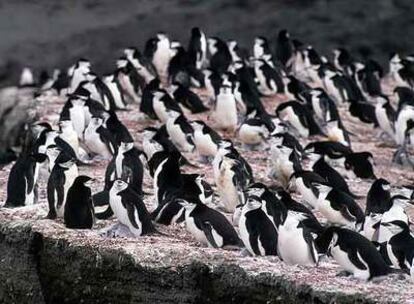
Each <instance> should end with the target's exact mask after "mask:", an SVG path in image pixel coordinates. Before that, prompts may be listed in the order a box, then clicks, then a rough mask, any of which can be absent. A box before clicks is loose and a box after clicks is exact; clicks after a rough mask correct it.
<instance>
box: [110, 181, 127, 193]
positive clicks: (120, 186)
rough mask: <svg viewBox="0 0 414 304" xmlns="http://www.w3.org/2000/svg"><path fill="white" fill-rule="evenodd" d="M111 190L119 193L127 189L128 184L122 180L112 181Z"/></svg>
mask: <svg viewBox="0 0 414 304" xmlns="http://www.w3.org/2000/svg"><path fill="white" fill-rule="evenodd" d="M112 187H113V189H115V191H116V192H120V191H123V190H125V189H126V188H128V183H127V182H125V181H123V180H122V179H117V180H115V181H114V184H113V186H112Z"/></svg>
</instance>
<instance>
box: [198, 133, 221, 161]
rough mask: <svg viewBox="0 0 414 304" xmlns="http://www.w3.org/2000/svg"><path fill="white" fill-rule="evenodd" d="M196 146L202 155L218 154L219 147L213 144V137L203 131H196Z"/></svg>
mask: <svg viewBox="0 0 414 304" xmlns="http://www.w3.org/2000/svg"><path fill="white" fill-rule="evenodd" d="M194 144H195V145H196V147H197V151H198V153H199V154H200V155H203V156H214V155H216V153H217V145H216V144H215V143H214V142H213V140H212V139H211V136H210V135H208V134H204V133H203V132H202V131H201V130H195V131H194Z"/></svg>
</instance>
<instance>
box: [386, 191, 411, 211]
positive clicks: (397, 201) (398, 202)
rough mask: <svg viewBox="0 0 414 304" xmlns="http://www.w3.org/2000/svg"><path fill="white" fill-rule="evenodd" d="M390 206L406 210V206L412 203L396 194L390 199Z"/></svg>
mask: <svg viewBox="0 0 414 304" xmlns="http://www.w3.org/2000/svg"><path fill="white" fill-rule="evenodd" d="M391 204H392V205H393V206H400V207H402V208H407V207H408V206H410V205H413V204H414V203H413V201H412V200H411V199H410V198H408V197H406V196H403V195H399V194H397V195H394V196H393V197H391Z"/></svg>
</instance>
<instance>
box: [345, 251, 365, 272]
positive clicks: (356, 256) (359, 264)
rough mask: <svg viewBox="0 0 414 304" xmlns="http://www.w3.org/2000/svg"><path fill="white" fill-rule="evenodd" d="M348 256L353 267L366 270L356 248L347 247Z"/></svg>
mask: <svg viewBox="0 0 414 304" xmlns="http://www.w3.org/2000/svg"><path fill="white" fill-rule="evenodd" d="M348 258H349V259H350V261H351V262H352V264H354V265H355V267H357V268H358V269H361V270H366V269H367V267H366V266H365V264H364V263H363V262H362V261H361V260H360V258H359V254H358V251H357V250H354V249H348Z"/></svg>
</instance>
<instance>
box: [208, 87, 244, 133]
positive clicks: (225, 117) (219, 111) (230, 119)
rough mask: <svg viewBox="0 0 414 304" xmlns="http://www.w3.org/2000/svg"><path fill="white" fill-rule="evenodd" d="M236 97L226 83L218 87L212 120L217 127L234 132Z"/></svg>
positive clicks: (235, 126)
mask: <svg viewBox="0 0 414 304" xmlns="http://www.w3.org/2000/svg"><path fill="white" fill-rule="evenodd" d="M237 113H238V112H237V105H236V98H235V96H234V94H233V92H232V90H231V88H230V87H229V86H227V85H225V86H222V87H221V88H220V92H219V93H218V95H217V97H216V103H215V107H214V121H215V125H216V127H217V128H219V129H221V130H227V131H229V132H234V131H235V130H236V128H237V121H238V117H237Z"/></svg>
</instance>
